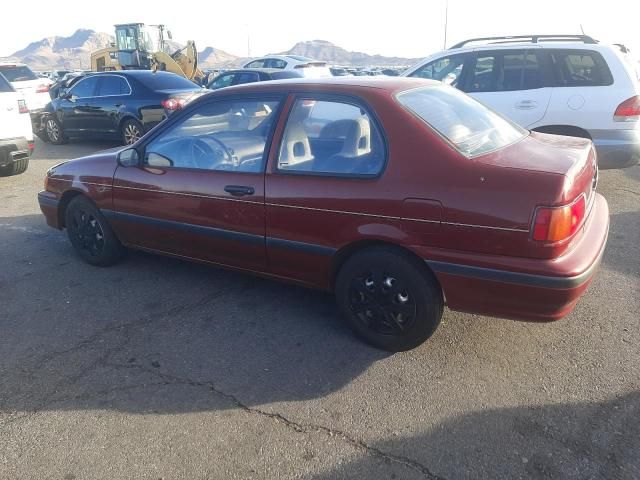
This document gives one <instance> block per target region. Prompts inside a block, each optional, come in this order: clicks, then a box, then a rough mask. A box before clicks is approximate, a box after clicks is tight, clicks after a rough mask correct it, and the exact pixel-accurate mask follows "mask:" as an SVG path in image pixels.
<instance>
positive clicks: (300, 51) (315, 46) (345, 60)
mask: <svg viewBox="0 0 640 480" xmlns="http://www.w3.org/2000/svg"><path fill="white" fill-rule="evenodd" d="M279 55H302V56H303V57H309V58H313V59H315V60H323V61H325V62H327V63H330V64H332V65H344V66H355V67H366V66H372V65H377V66H383V65H384V66H408V65H412V64H414V63H416V62H417V61H418V60H419V59H416V58H402V57H384V56H382V55H369V54H367V53H362V52H350V51H348V50H345V49H344V48H342V47H339V46H337V45H334V44H333V43H331V42H327V41H326V40H311V41H307V42H298V43H296V44H295V45H294V46H293V48H291V49H290V50H287V51H286V52H282V53H280V54H279Z"/></svg>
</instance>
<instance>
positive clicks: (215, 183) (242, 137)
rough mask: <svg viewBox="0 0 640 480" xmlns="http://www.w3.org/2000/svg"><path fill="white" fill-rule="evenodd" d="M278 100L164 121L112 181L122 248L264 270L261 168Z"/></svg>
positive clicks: (202, 109)
mask: <svg viewBox="0 0 640 480" xmlns="http://www.w3.org/2000/svg"><path fill="white" fill-rule="evenodd" d="M280 103H281V101H280V98H279V97H277V96H270V95H263V96H248V95H244V96H241V97H231V98H228V99H220V100H210V101H208V102H207V103H200V104H198V105H197V106H194V107H195V108H193V109H188V110H187V111H185V112H184V114H182V115H176V117H177V118H170V120H169V121H168V122H167V124H166V125H165V127H164V128H163V129H161V130H159V131H158V132H156V133H155V135H153V136H152V137H150V138H149V139H147V140H146V141H145V143H144V144H143V145H142V146H141V147H140V149H139V152H140V153H139V156H140V157H141V160H142V161H141V163H140V165H138V166H135V167H123V166H119V167H118V168H117V170H116V172H115V176H114V189H113V192H114V193H113V204H114V212H113V213H112V214H111V218H112V221H113V225H114V227H115V228H116V231H117V233H118V235H119V237H120V238H121V240H122V241H123V242H125V243H127V244H131V245H135V246H138V247H142V248H147V249H151V250H154V251H159V252H164V253H169V254H173V255H178V256H181V257H185V258H195V259H199V260H204V261H209V262H213V263H216V264H222V265H229V266H233V267H237V268H243V269H247V270H252V271H264V270H265V268H266V257H265V240H264V235H265V223H264V163H265V159H266V155H267V154H266V151H267V145H268V144H269V142H270V138H271V135H272V133H273V126H274V123H275V121H276V117H277V115H278V112H279V105H280Z"/></svg>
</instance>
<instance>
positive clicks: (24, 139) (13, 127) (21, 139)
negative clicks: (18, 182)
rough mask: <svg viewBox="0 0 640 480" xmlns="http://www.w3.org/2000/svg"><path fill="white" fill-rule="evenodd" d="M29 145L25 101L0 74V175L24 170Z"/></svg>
mask: <svg viewBox="0 0 640 480" xmlns="http://www.w3.org/2000/svg"><path fill="white" fill-rule="evenodd" d="M33 145H34V144H33V132H32V130H31V120H30V118H29V110H28V109H27V105H26V102H25V100H24V99H23V98H20V96H19V95H18V93H16V91H15V89H14V88H13V86H12V85H11V83H9V81H8V80H7V79H6V78H5V77H4V76H3V75H2V74H0V176H6V175H18V174H19V173H22V172H24V171H25V170H26V169H27V167H28V166H29V156H30V155H31V152H32V151H33Z"/></svg>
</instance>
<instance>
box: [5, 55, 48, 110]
mask: <svg viewBox="0 0 640 480" xmlns="http://www.w3.org/2000/svg"><path fill="white" fill-rule="evenodd" d="M0 73H1V74H2V75H4V76H5V78H6V79H7V80H9V81H10V82H11V85H13V88H15V89H16V92H18V93H19V94H20V95H21V97H22V98H23V99H24V100H25V101H26V102H27V107H28V108H29V111H30V112H31V113H34V112H38V111H40V110H42V109H43V108H44V107H45V105H46V104H47V103H49V102H50V101H51V97H49V87H50V86H51V84H52V83H53V82H52V81H51V79H49V78H41V77H38V76H37V75H36V74H35V73H33V71H32V70H31V69H30V68H29V67H28V66H27V65H25V64H24V63H0Z"/></svg>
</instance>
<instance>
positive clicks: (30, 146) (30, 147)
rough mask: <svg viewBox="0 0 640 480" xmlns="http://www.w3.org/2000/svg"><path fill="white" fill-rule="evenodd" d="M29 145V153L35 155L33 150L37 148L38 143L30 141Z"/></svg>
mask: <svg viewBox="0 0 640 480" xmlns="http://www.w3.org/2000/svg"><path fill="white" fill-rule="evenodd" d="M28 145H29V153H33V150H34V149H35V148H36V142H34V141H33V140H30V141H29V142H28Z"/></svg>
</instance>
